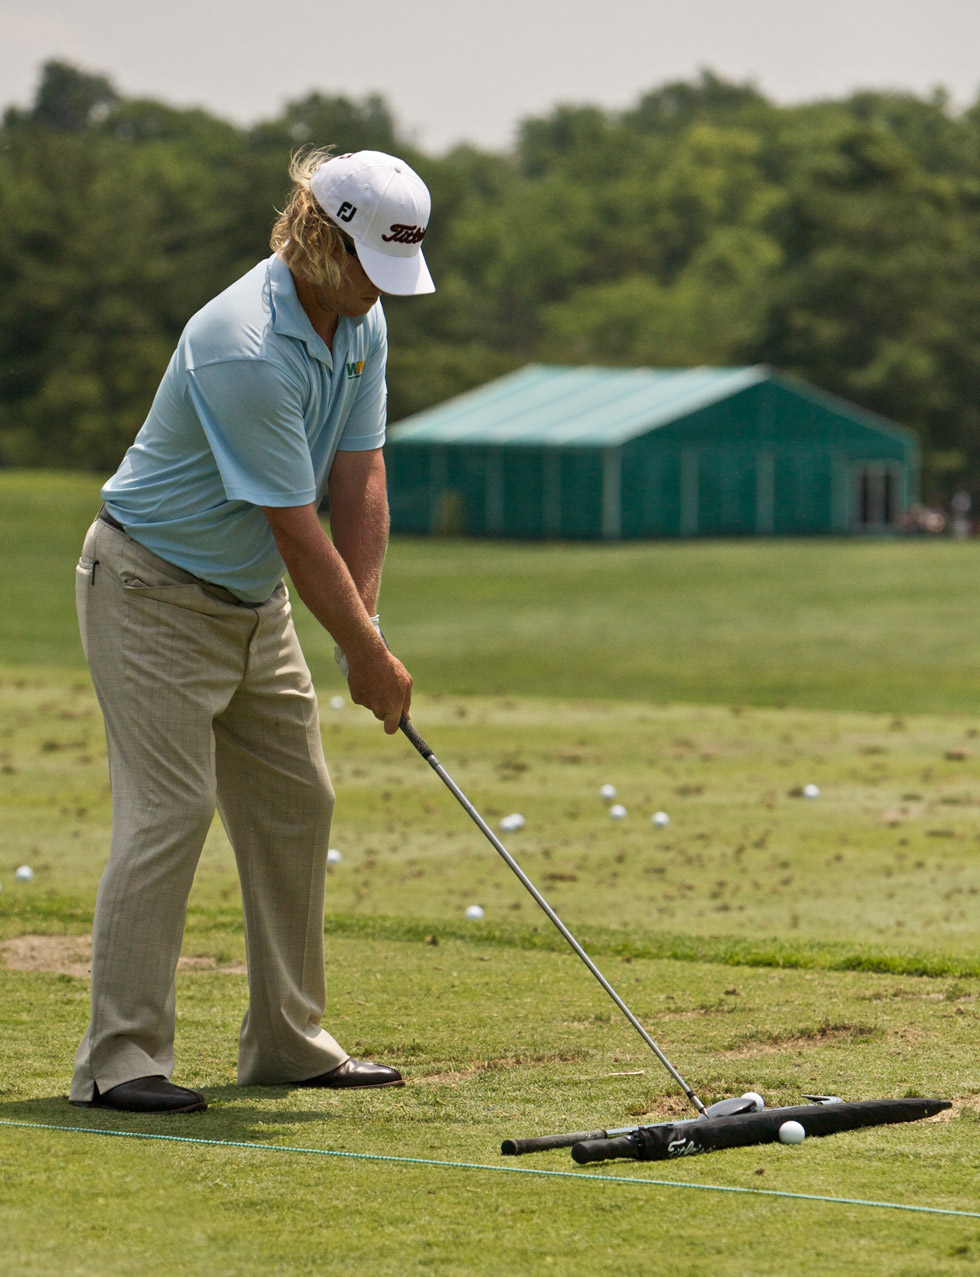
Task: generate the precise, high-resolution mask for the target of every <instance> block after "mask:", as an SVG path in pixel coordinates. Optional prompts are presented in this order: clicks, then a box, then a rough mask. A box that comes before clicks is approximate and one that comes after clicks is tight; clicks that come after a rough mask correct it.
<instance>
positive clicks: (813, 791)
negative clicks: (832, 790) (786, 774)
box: [803, 785, 820, 798]
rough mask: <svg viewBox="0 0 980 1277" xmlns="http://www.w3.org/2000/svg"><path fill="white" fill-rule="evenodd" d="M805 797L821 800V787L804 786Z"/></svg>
mask: <svg viewBox="0 0 980 1277" xmlns="http://www.w3.org/2000/svg"><path fill="white" fill-rule="evenodd" d="M803 797H804V798H819V797H820V786H819V785H804V786H803Z"/></svg>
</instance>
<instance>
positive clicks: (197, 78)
mask: <svg viewBox="0 0 980 1277" xmlns="http://www.w3.org/2000/svg"><path fill="white" fill-rule="evenodd" d="M2 6H3V7H2V11H0V106H3V107H5V106H10V105H15V104H16V105H21V106H23V105H27V104H28V103H29V102H30V101H31V99H32V98H33V95H34V91H35V89H36V86H37V82H38V76H39V71H40V67H41V65H42V63H44V62H45V61H47V60H48V59H50V58H59V59H62V60H64V61H68V62H71V63H73V64H74V65H76V66H78V67H80V68H82V69H83V70H86V71H91V72H98V73H102V74H105V75H108V76H109V78H110V79H111V80H112V81H113V82H114V84H115V85H116V87H117V89H119V91H120V92H122V93H123V94H124V95H126V96H146V97H156V98H162V99H163V100H165V101H167V102H170V103H173V104H174V105H178V106H191V105H196V106H203V107H205V108H207V109H208V110H209V111H211V112H212V113H214V114H216V115H219V116H222V117H223V118H225V119H229V120H233V121H235V122H236V123H239V124H250V123H253V122H255V121H256V120H260V119H266V118H268V117H270V116H272V115H275V114H276V113H278V111H279V109H280V108H281V107H282V105H283V104H284V103H285V102H286V101H288V100H289V99H291V98H296V97H300V96H302V95H304V94H306V93H309V92H311V91H314V90H318V91H320V92H323V93H326V94H328V95H333V94H346V95H348V96H352V97H358V98H359V97H363V96H364V95H366V94H369V93H380V94H381V95H382V97H383V98H384V99H385V101H386V102H387V104H388V106H389V107H390V108H391V110H392V112H393V114H394V116H395V119H396V121H397V123H398V125H399V128H400V130H401V131H402V133H403V134H407V135H408V136H409V137H411V138H412V139H413V141H415V143H416V144H417V145H418V146H419V147H420V148H421V149H423V150H427V151H429V152H431V153H437V152H440V151H442V150H443V149H445V148H446V147H448V146H450V145H451V144H452V143H454V142H457V141H461V140H464V141H469V142H473V143H475V144H476V145H478V146H481V147H485V148H488V149H502V148H504V147H506V146H508V145H509V144H510V143H511V142H512V141H513V138H514V131H515V126H516V124H517V122H518V121H519V120H520V119H522V118H524V117H526V116H529V115H542V114H545V113H546V112H547V111H548V110H549V109H550V108H551V107H552V106H554V105H555V104H556V103H559V102H563V103H569V102H573V103H593V104H596V105H599V106H603V107H606V108H613V109H615V108H620V107H625V106H629V105H630V104H632V103H633V102H635V101H636V100H637V98H639V96H640V95H641V94H642V93H644V92H646V91H647V90H649V89H652V88H656V87H657V86H658V85H661V84H663V83H665V82H666V81H669V80H676V79H690V78H691V77H693V76H695V75H697V73H698V71H699V70H700V69H701V68H707V69H710V70H712V71H714V72H716V73H717V74H719V75H721V76H723V77H724V78H726V79H731V80H736V81H752V82H753V83H755V84H756V86H757V87H758V88H759V89H761V90H762V91H763V92H764V93H766V94H767V95H768V96H770V97H771V98H773V99H774V100H775V101H777V102H798V101H810V100H813V99H814V98H820V97H837V96H840V95H842V94H844V93H847V92H849V91H850V90H852V89H856V88H879V89H905V90H911V91H912V92H915V93H916V94H919V95H925V94H929V93H931V92H932V90H933V89H934V88H937V87H942V88H945V89H947V90H948V91H949V92H950V94H951V95H952V97H953V100H954V102H955V103H956V104H957V105H967V104H970V103H972V102H974V101H976V99H977V97H978V94H980V0H809V3H808V4H804V5H800V4H789V3H787V0H670V3H668V2H667V0H360V2H359V3H358V2H355V3H346V4H336V3H331V2H330V0H318V2H316V0H288V3H284V4H282V5H274V4H271V3H269V0H235V2H234V3H228V2H227V0H225V2H223V3H220V4H219V3H213V2H212V0H167V3H165V4H161V3H153V4H141V3H140V0H84V3H80V2H79V0H2ZM318 140H321V141H325V142H326V141H331V142H338V143H341V144H342V143H343V139H342V138H324V139H318Z"/></svg>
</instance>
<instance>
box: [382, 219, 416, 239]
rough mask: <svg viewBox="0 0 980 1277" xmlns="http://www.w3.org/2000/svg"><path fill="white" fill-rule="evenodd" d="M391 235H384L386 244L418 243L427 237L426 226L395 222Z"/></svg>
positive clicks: (391, 228)
mask: <svg viewBox="0 0 980 1277" xmlns="http://www.w3.org/2000/svg"><path fill="white" fill-rule="evenodd" d="M389 229H390V231H391V234H390V235H382V236H381V238H382V239H383V240H384V241H385V243H386V244H391V243H395V244H418V243H421V241H422V240H423V239H424V238H425V232H426V229H427V228H426V227H425V226H405V225H404V224H403V223H401V222H395V223H394V224H393V225H392V226H391V227H390V228H389Z"/></svg>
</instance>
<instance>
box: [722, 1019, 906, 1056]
mask: <svg viewBox="0 0 980 1277" xmlns="http://www.w3.org/2000/svg"><path fill="white" fill-rule="evenodd" d="M880 1036H881V1030H880V1029H876V1028H874V1026H872V1025H868V1024H822V1025H821V1026H820V1028H818V1029H814V1030H813V1031H812V1032H811V1033H791V1034H787V1035H786V1036H785V1037H767V1038H764V1039H763V1040H761V1041H752V1042H743V1043H741V1044H740V1045H739V1046H736V1047H732V1048H731V1049H730V1050H728V1051H720V1052H719V1054H720V1055H723V1056H725V1057H727V1058H728V1059H746V1058H750V1057H752V1056H756V1055H778V1054H779V1053H780V1052H782V1051H808V1050H811V1049H812V1048H813V1047H815V1046H817V1047H821V1046H829V1045H831V1044H832V1043H834V1042H847V1041H855V1040H863V1041H867V1040H868V1039H869V1038H876V1037H880Z"/></svg>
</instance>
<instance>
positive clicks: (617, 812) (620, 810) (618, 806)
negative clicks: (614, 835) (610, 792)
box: [609, 803, 626, 820]
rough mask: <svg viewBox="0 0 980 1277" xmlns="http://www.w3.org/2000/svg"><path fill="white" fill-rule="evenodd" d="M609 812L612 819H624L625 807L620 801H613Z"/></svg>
mask: <svg viewBox="0 0 980 1277" xmlns="http://www.w3.org/2000/svg"><path fill="white" fill-rule="evenodd" d="M609 814H610V816H612V818H613V820H625V819H626V808H625V807H624V806H623V804H622V803H613V805H612V806H611V807H610V808H609Z"/></svg>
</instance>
